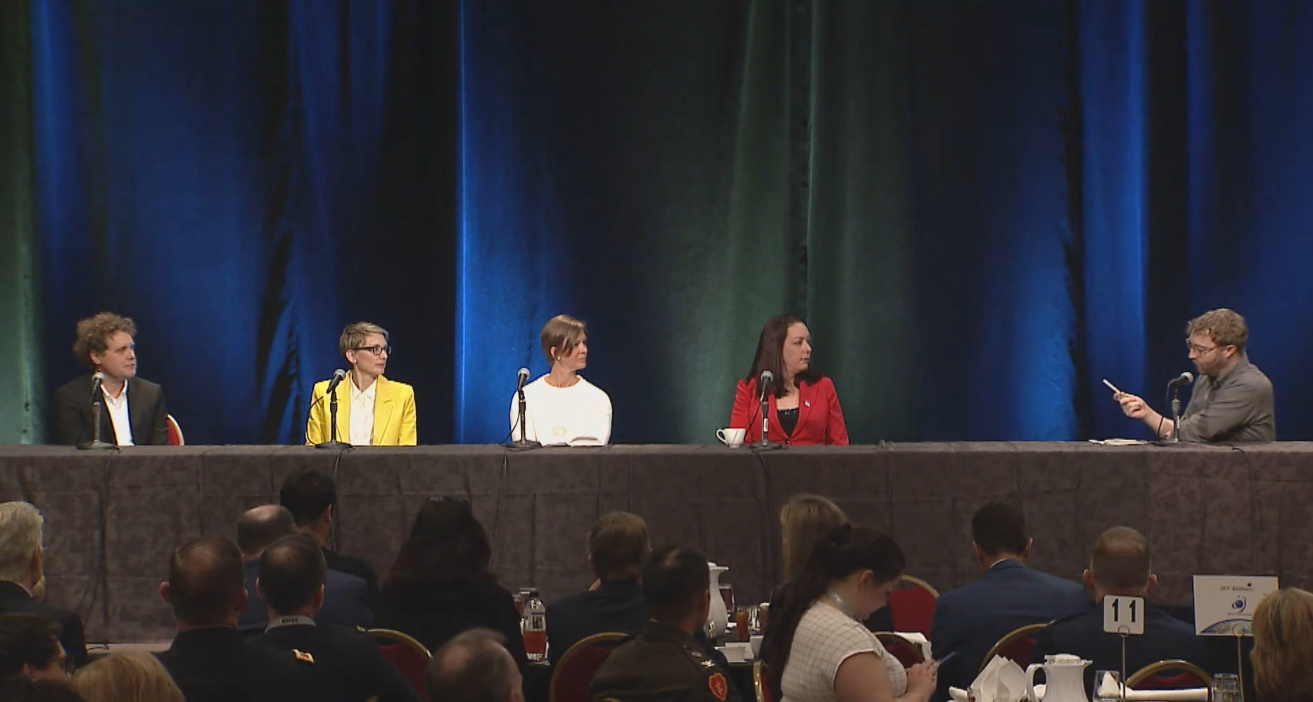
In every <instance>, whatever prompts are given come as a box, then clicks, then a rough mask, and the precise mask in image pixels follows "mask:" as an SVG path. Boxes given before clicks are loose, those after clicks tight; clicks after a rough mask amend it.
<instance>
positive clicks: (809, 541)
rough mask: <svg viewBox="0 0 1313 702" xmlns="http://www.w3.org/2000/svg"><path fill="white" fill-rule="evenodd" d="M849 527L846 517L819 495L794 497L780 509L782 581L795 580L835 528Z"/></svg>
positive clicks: (835, 506) (837, 507)
mask: <svg viewBox="0 0 1313 702" xmlns="http://www.w3.org/2000/svg"><path fill="white" fill-rule="evenodd" d="M847 523H848V515H846V514H844V513H843V510H841V509H839V506H838V505H836V504H834V503H833V502H831V501H829V500H827V499H825V498H824V497H821V496H820V495H809V494H806V493H803V494H800V495H794V496H793V497H791V498H789V501H788V502H786V503H784V507H782V508H781V509H780V551H781V555H782V556H783V560H784V579H785V580H786V581H789V580H793V579H795V578H797V577H798V576H799V575H800V574H802V571H803V569H804V568H806V567H807V561H808V560H810V559H811V555H812V551H815V550H816V544H817V543H819V542H820V540H821V539H823V538H825V537H826V536H827V535H829V533H830V532H832V531H834V530H835V528H837V527H840V526H843V525H844V524H847Z"/></svg>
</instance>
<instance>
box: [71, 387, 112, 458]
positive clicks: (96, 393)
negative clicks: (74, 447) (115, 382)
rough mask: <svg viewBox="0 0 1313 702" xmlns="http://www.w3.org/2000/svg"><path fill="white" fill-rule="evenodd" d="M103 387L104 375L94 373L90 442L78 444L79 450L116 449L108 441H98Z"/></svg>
mask: <svg viewBox="0 0 1313 702" xmlns="http://www.w3.org/2000/svg"><path fill="white" fill-rule="evenodd" d="M104 385H105V374H104V373H103V372H102V371H96V372H95V373H92V374H91V440H90V441H84V442H82V443H80V444H78V448H80V449H111V448H118V445H117V444H111V443H109V442H108V441H101V440H100V412H101V406H102V405H101V402H100V399H101V398H102V397H104V396H105V395H104V393H102V392H101V388H102V387H104Z"/></svg>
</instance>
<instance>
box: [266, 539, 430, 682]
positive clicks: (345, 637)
mask: <svg viewBox="0 0 1313 702" xmlns="http://www.w3.org/2000/svg"><path fill="white" fill-rule="evenodd" d="M327 571H328V566H327V563H326V562H325V561H324V554H323V552H322V551H320V550H319V544H318V543H316V542H315V540H314V537H312V536H310V535H308V534H293V535H291V536H285V537H283V538H281V539H278V540H277V541H275V542H273V543H272V544H270V545H269V547H268V548H266V549H265V550H264V554H263V555H262V556H260V579H259V581H257V583H256V589H257V590H259V592H260V596H261V597H262V598H264V601H265V602H268V603H269V628H268V630H267V631H265V633H264V636H262V637H260V638H259V639H257V640H256V642H257V643H258V644H260V645H263V646H269V647H271V648H276V649H281V650H283V651H289V652H293V653H296V654H297V655H298V656H304V655H305V654H309V655H310V656H311V657H312V658H313V659H314V675H315V677H316V678H317V679H318V681H319V684H320V689H322V690H325V691H332V690H340V691H341V692H342V694H343V699H346V700H366V699H369V698H370V697H373V696H378V698H379V699H381V700H383V701H384V702H419V695H417V694H416V693H415V690H414V688H412V687H411V686H410V683H409V682H407V680H406V679H405V678H404V677H403V676H402V675H401V673H400V672H399V671H398V670H397V669H396V668H394V667H392V664H391V663H388V662H387V660H385V659H384V658H383V654H382V653H380V652H379V650H378V645H377V644H375V643H374V639H373V637H371V636H370V635H369V634H367V633H365V632H364V631H363V630H361V629H352V628H347V627H344V626H338V625H335V624H324V625H317V624H316V615H317V614H318V613H319V610H320V607H322V606H323V604H324V596H325V595H324V592H325V590H324V574H325V573H326V572H327Z"/></svg>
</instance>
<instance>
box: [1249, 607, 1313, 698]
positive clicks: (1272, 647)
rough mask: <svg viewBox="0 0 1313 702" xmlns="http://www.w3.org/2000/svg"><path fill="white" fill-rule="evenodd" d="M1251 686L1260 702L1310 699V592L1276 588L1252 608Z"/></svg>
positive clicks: (1312, 638)
mask: <svg viewBox="0 0 1313 702" xmlns="http://www.w3.org/2000/svg"><path fill="white" fill-rule="evenodd" d="M1252 627H1253V632H1254V650H1253V652H1252V653H1251V654H1250V659H1251V660H1252V661H1253V662H1254V687H1255V688H1257V690H1258V698H1259V699H1261V700H1263V702H1304V701H1306V700H1310V699H1313V666H1310V665H1309V661H1313V593H1310V592H1308V591H1306V590H1300V589H1299V588H1293V587H1292V588H1286V589H1284V590H1278V591H1277V592H1274V593H1272V594H1270V595H1268V596H1267V597H1264V598H1263V600H1262V601H1261V602H1259V603H1258V607H1257V608H1255V609H1254V621H1253V623H1252Z"/></svg>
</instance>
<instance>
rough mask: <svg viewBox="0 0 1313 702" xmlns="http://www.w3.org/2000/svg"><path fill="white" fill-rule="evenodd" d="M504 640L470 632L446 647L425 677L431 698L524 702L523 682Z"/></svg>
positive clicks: (435, 656)
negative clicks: (504, 644)
mask: <svg viewBox="0 0 1313 702" xmlns="http://www.w3.org/2000/svg"><path fill="white" fill-rule="evenodd" d="M504 641H505V638H504V637H502V635H501V634H498V633H497V632H495V631H490V630H488V629H470V630H469V631H466V632H464V633H461V634H458V635H457V636H456V637H454V638H452V639H451V640H450V641H448V642H447V643H445V644H443V645H442V647H441V648H439V649H438V650H437V651H436V652H434V654H433V660H431V661H429V665H428V669H427V670H426V671H425V673H424V682H425V687H427V688H428V693H429V695H428V698H429V699H431V700H442V701H443V702H523V700H524V693H523V691H522V688H523V686H524V685H523V680H522V678H521V677H520V671H519V669H518V668H517V667H516V665H515V659H514V658H511V654H510V653H508V652H507V651H506V648H505V647H504V646H503V645H502V644H503V642H504Z"/></svg>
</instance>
